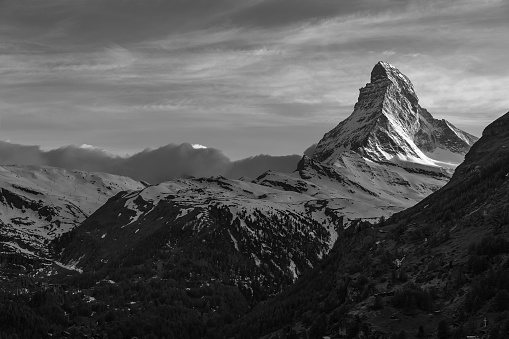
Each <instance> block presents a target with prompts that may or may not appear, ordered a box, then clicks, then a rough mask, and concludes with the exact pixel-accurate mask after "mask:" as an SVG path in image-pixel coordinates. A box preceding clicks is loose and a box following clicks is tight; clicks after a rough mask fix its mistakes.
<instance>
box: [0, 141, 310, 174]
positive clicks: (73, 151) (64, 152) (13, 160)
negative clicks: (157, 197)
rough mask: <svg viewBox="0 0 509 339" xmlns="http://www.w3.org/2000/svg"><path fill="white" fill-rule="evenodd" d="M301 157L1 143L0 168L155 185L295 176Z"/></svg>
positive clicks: (208, 150)
mask: <svg viewBox="0 0 509 339" xmlns="http://www.w3.org/2000/svg"><path fill="white" fill-rule="evenodd" d="M300 158H301V156H299V155H287V156H270V155H257V156H254V157H250V158H246V159H242V160H238V161H231V160H230V159H229V158H228V157H227V156H226V155H224V154H223V152H222V151H220V150H218V149H215V148H199V149H195V148H193V146H192V145H191V144H188V143H184V144H181V145H175V144H169V145H166V146H162V147H159V148H156V149H145V150H143V151H141V152H139V153H136V154H134V155H131V156H128V157H120V156H115V155H112V154H110V153H107V152H105V151H103V150H100V149H96V148H89V147H85V148H83V147H77V146H65V147H61V148H57V149H53V150H50V151H43V150H41V149H40V147H39V146H25V145H18V144H12V143H9V142H5V141H0V164H2V165H46V166H54V167H61V168H67V169H78V170H84V171H91V172H106V173H113V174H120V175H125V176H129V177H131V178H133V179H136V180H143V181H147V182H149V183H151V184H156V183H159V182H163V181H167V180H171V179H173V178H180V177H187V176H195V177H207V176H213V175H224V176H226V177H229V178H234V179H237V178H240V177H243V176H244V177H249V178H256V177H257V176H259V175H260V174H262V173H263V172H265V171H267V170H269V169H270V170H274V171H278V172H293V171H294V170H295V169H296V168H297V163H298V162H299V160H300Z"/></svg>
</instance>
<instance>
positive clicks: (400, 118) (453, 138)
mask: <svg viewBox="0 0 509 339" xmlns="http://www.w3.org/2000/svg"><path fill="white" fill-rule="evenodd" d="M477 139H478V138H477V137H475V136H473V135H470V134H468V133H466V132H464V131H461V130H459V129H458V128H456V127H455V126H453V125H452V124H451V123H449V122H448V121H446V120H437V119H434V118H433V116H431V114H429V113H428V111H426V110H425V109H424V108H422V107H421V106H420V105H419V99H418V98H417V95H416V94H415V91H414V87H413V85H412V83H411V82H410V80H409V79H408V78H407V77H406V76H405V75H404V74H402V73H401V72H400V71H399V70H398V69H396V68H395V67H394V66H392V65H390V64H388V63H385V62H379V63H378V64H376V65H375V67H374V68H373V70H372V71H371V82H370V83H368V84H366V86H365V87H364V88H361V89H360V94H359V99H358V101H357V103H356V104H355V108H354V111H353V113H352V114H351V115H350V116H349V117H348V118H347V119H346V120H344V121H342V122H341V123H339V125H338V126H336V127H335V128H334V129H333V130H331V131H330V132H328V133H326V134H325V136H324V137H323V138H322V140H320V142H319V143H318V145H317V147H316V150H315V153H314V154H313V159H315V160H317V161H320V162H322V163H326V164H329V165H336V166H338V167H342V161H341V158H342V157H343V155H344V154H345V152H348V151H353V152H355V153H357V154H359V155H360V156H362V157H363V158H364V159H368V160H371V161H374V162H378V163H380V162H387V161H389V162H396V163H401V162H414V163H422V164H425V165H431V166H433V165H435V166H436V165H440V162H441V161H443V159H441V157H442V156H443V155H445V154H448V155H449V158H450V159H448V160H449V162H453V163H454V162H455V161H456V160H457V159H458V157H457V155H460V156H462V155H463V156H464V155H465V154H466V153H467V152H468V150H469V149H470V147H471V146H472V144H473V143H474V142H475V141H477ZM449 153H453V155H456V156H455V157H451V156H450V155H451V154H449ZM451 158H452V159H451ZM437 162H438V163H437ZM457 163H459V162H457Z"/></svg>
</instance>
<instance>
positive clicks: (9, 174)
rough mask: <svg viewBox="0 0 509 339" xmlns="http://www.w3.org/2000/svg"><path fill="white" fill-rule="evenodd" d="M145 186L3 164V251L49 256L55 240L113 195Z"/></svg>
mask: <svg viewBox="0 0 509 339" xmlns="http://www.w3.org/2000/svg"><path fill="white" fill-rule="evenodd" d="M143 187H145V186H144V185H143V184H142V183H140V182H138V181H135V180H133V179H130V178H128V177H122V176H118V175H112V174H106V173H89V172H84V171H77V170H65V169H61V168H54V167H46V166H0V246H1V249H0V251H1V253H3V254H7V253H21V254H22V255H23V256H25V257H38V256H41V255H42V256H43V257H46V255H47V254H48V251H49V248H48V243H49V242H50V241H51V240H53V239H55V237H58V236H59V235H61V234H63V233H65V232H68V231H70V230H71V229H72V228H74V227H76V226H77V225H79V224H80V223H81V222H83V221H84V220H85V219H86V218H87V217H88V216H89V215H91V214H92V213H93V212H94V211H95V210H96V209H98V208H99V207H100V206H101V205H103V204H104V203H105V202H106V201H107V200H108V199H109V198H110V197H112V196H113V195H115V194H117V193H118V192H120V191H126V190H139V189H141V188H143Z"/></svg>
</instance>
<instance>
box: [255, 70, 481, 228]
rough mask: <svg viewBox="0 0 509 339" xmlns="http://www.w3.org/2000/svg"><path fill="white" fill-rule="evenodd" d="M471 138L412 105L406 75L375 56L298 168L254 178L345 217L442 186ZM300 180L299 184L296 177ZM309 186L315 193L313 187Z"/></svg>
mask: <svg viewBox="0 0 509 339" xmlns="http://www.w3.org/2000/svg"><path fill="white" fill-rule="evenodd" d="M477 139H478V138H477V137H475V136H473V135H470V134H468V133H466V132H464V131H461V130H459V129H458V128H456V127H454V126H453V125H452V124H451V123H449V122H447V121H446V120H437V119H434V118H433V117H432V116H431V114H430V113H428V111H426V110H425V109H424V108H422V107H420V106H419V101H418V98H417V95H416V94H415V91H414V88H413V85H412V83H411V82H410V80H409V79H408V78H407V77H406V76H405V75H403V74H402V73H401V72H400V71H399V70H397V69H396V68H395V67H394V66H391V65H390V64H388V63H385V62H379V63H378V64H376V65H375V67H374V68H373V71H372V72H371V82H370V83H368V84H366V86H365V87H364V88H361V89H360V94H359V100H358V102H357V103H356V104H355V108H354V111H353V113H352V114H351V115H350V116H349V117H348V118H347V119H345V120H344V121H342V122H341V123H339V125H337V126H336V127H335V128H334V129H333V130H331V131H330V132H328V133H326V134H325V136H324V137H323V138H322V139H321V140H320V142H319V143H318V145H317V147H316V150H315V152H314V154H313V157H312V159H310V158H307V157H304V158H303V159H302V161H301V162H300V164H299V168H298V171H296V172H294V173H292V174H290V175H286V174H280V173H275V172H271V173H266V174H265V175H264V176H262V177H261V178H259V179H258V180H257V182H258V183H260V184H264V185H269V186H272V187H279V188H281V189H290V190H291V189H292V187H297V184H298V183H300V184H298V185H299V187H300V188H299V190H300V191H302V192H306V193H308V194H315V195H317V196H320V195H321V196H323V195H326V196H328V197H329V198H326V203H324V205H327V206H328V207H329V208H333V209H335V210H337V211H341V212H342V213H343V215H344V217H345V219H344V221H345V225H346V226H348V225H349V223H350V222H351V221H352V220H354V219H359V218H362V219H364V220H369V219H372V220H373V219H377V218H379V217H381V216H384V217H388V216H390V215H392V214H393V213H394V212H397V211H401V210H403V209H405V208H408V207H410V206H413V205H415V204H416V203H417V202H419V201H421V200H422V199H423V198H425V197H426V196H428V195H429V194H431V193H432V192H434V191H436V190H438V189H439V188H440V187H442V186H444V185H445V184H446V183H447V182H448V181H449V179H450V177H451V175H452V173H453V172H454V169H455V168H456V166H457V165H458V164H459V163H461V161H463V158H464V156H465V154H466V153H467V152H468V150H469V149H470V147H471V146H472V144H473V143H474V142H475V141H476V140H477ZM303 183H304V184H303ZM312 192H314V193H312Z"/></svg>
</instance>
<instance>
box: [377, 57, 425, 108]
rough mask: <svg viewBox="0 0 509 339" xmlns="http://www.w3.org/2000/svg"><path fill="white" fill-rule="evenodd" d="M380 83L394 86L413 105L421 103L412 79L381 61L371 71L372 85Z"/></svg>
mask: <svg viewBox="0 0 509 339" xmlns="http://www.w3.org/2000/svg"><path fill="white" fill-rule="evenodd" d="M378 83H383V84H384V83H385V84H387V85H389V84H393V85H394V86H396V87H397V90H399V91H401V92H403V93H402V94H404V95H405V96H406V97H407V98H408V99H409V101H410V102H411V103H412V104H413V105H416V104H417V102H418V101H419V99H418V98H417V95H416V94H415V90H414V85H413V84H412V82H411V81H410V79H409V78H408V77H407V76H406V75H404V74H403V73H401V72H400V71H399V69H397V68H396V67H394V66H393V65H391V64H389V63H388V62H385V61H379V62H378V63H377V64H376V65H375V67H373V70H372V71H371V84H378Z"/></svg>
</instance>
